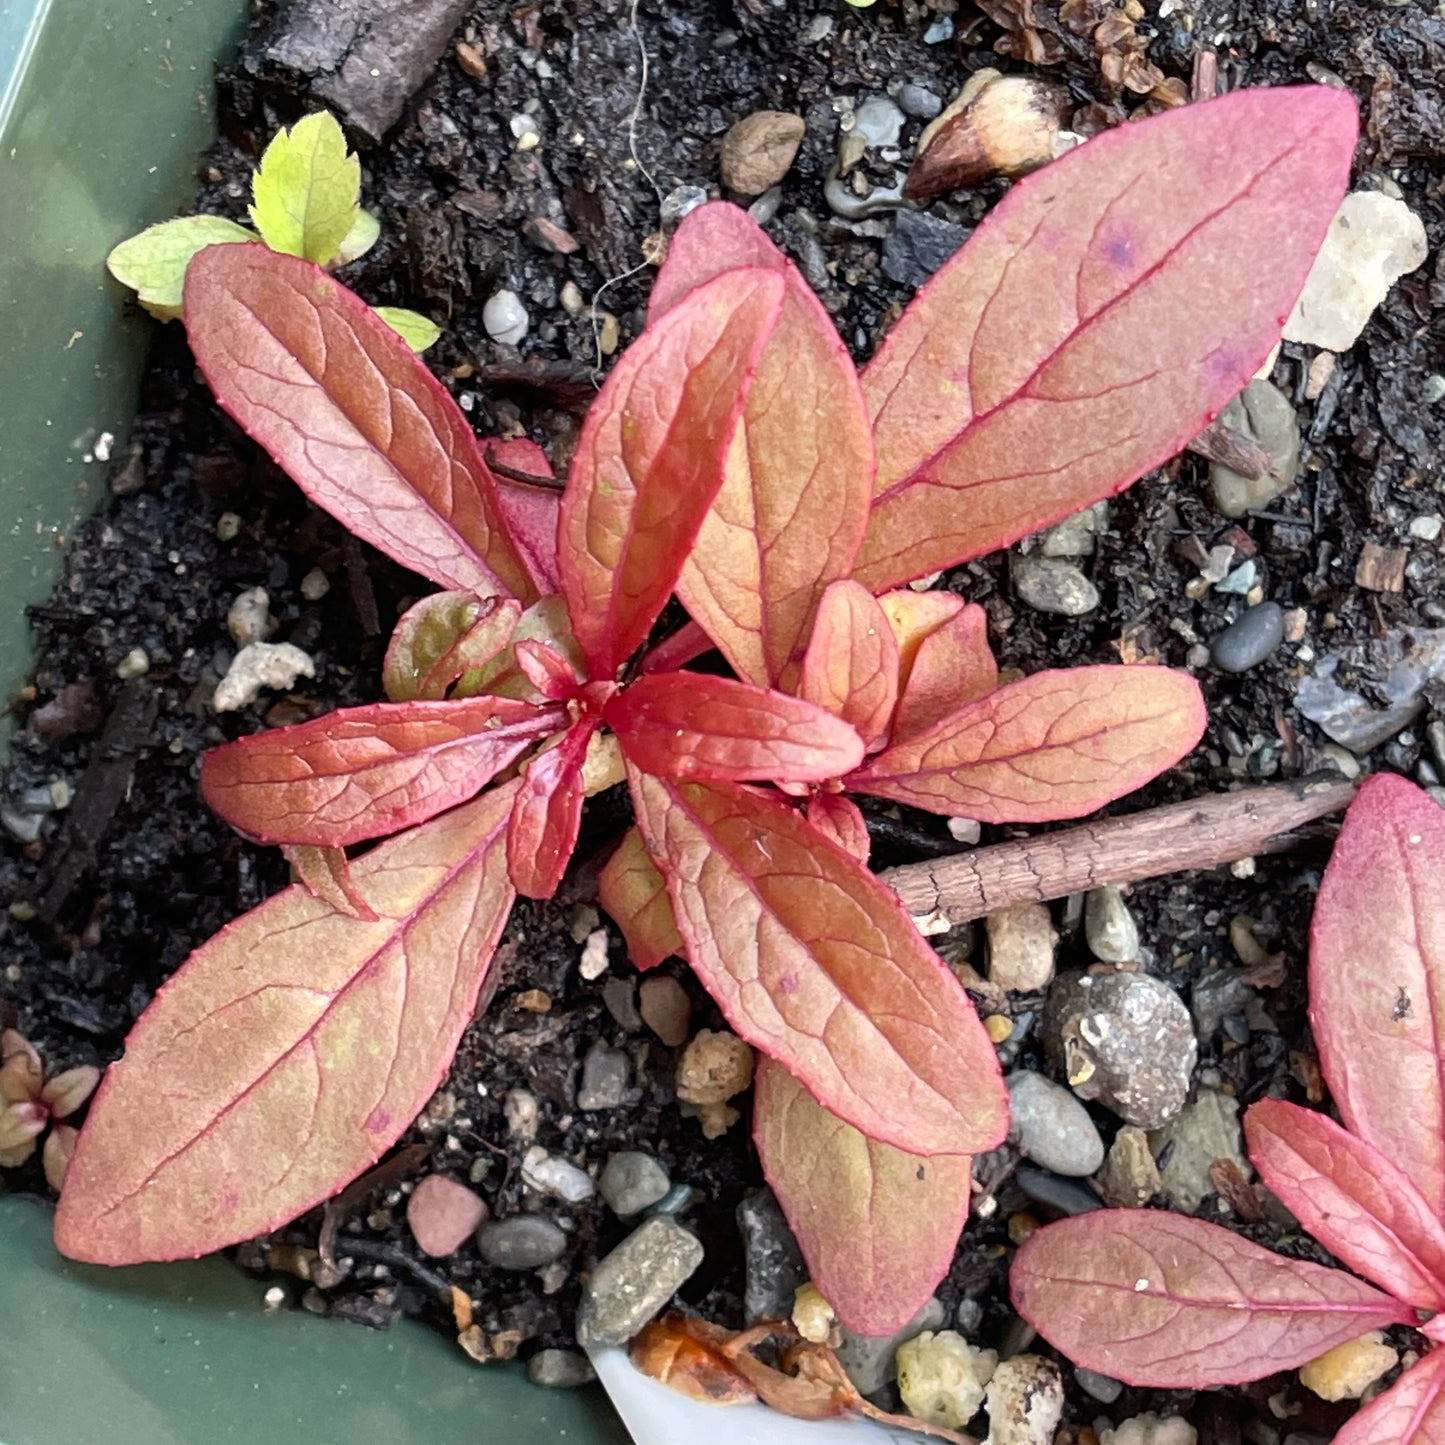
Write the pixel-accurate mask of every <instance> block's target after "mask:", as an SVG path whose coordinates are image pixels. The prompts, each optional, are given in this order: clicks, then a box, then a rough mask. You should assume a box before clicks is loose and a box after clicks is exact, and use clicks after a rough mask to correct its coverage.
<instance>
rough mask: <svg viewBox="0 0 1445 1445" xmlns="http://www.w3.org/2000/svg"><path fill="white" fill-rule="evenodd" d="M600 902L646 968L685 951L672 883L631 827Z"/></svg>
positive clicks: (600, 885)
mask: <svg viewBox="0 0 1445 1445" xmlns="http://www.w3.org/2000/svg"><path fill="white" fill-rule="evenodd" d="M597 901H598V903H600V904H601V905H602V908H603V911H604V912H606V914H607V915H608V917H609V918H611V919H612V921H613V922H614V923H615V924H616V925H617V926H618V927H619V928H620V929H621V930H622V936H623V938H624V939H626V940H627V956H628V957H629V958H630V959H631V960H632V962H633V963H634V964H635V965H636V966H637V967H638V968H640V969H648V968H655V967H656V966H657V965H658V964H659V963H661V962H662V960H663V959H664V958H671V957H672V956H673V954H675V953H681V952H682V948H683V944H682V935H681V934H680V933H679V932H678V931H677V919H676V918H675V917H674V916H673V912H672V900H671V899H670V898H669V897H668V896H667V883H666V881H665V880H664V878H663V876H662V874H661V873H659V872H658V871H657V865H656V864H655V863H654V862H653V861H652V859H651V858H649V857H648V856H647V848H646V847H645V846H644V844H643V842H642V834H641V833H640V832H638V830H637V829H636V828H629V829H628V830H627V831H626V832H625V833H624V834H623V835H622V841H621V842H620V843H619V844H618V845H617V847H616V849H615V850H614V851H613V854H612V856H611V857H610V858H609V859H608V860H607V862H606V863H605V864H604V865H603V868H602V872H601V873H600V874H599V875H598V879H597Z"/></svg>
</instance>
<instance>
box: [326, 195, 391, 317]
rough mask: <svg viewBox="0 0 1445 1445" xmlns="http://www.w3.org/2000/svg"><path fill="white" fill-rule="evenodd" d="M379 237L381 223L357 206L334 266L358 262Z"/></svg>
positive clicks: (370, 213) (362, 207)
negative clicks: (354, 216)
mask: <svg viewBox="0 0 1445 1445" xmlns="http://www.w3.org/2000/svg"><path fill="white" fill-rule="evenodd" d="M380 235H381V222H380V221H379V220H377V218H376V216H375V214H374V213H373V212H371V211H368V210H367V209H366V207H365V206H358V207H357V208H356V219H355V220H354V221H353V222H352V223H351V229H350V230H349V231H348V232H347V233H346V239H345V240H344V241H343V242H342V243H341V249H340V250H339V251H338V252H337V253H336V264H337V265H338V266H346V265H349V264H350V263H351V262H352V261H359V260H360V259H361V257H363V256H364V255H366V253H367V252H368V251H369V250H371V248H372V247H373V246H374V245H376V240H377V237H378V236H380ZM381 309H382V308H381V307H378V308H377V310H381Z"/></svg>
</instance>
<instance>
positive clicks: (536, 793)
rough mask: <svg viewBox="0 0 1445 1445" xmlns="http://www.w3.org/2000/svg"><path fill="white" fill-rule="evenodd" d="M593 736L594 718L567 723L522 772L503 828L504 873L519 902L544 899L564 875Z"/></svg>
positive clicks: (574, 837)
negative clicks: (520, 899)
mask: <svg viewBox="0 0 1445 1445" xmlns="http://www.w3.org/2000/svg"><path fill="white" fill-rule="evenodd" d="M596 731H597V722H596V720H595V719H594V718H590V717H584V718H582V719H581V720H579V721H578V722H575V723H573V724H572V726H571V727H569V728H568V729H567V731H566V732H564V733H560V734H559V735H558V736H557V738H556V739H555V741H554V742H553V743H552V744H551V745H550V746H548V747H545V748H543V749H542V751H541V752H539V753H538V754H537V755H536V756H535V757H534V758H532V760H531V761H530V762H529V763H528V764H527V766H526V768H525V770H524V771H523V773H522V787H521V791H520V792H519V793H518V794H517V802H516V805H515V806H514V807H513V809H512V818H511V822H510V823H509V824H508V827H507V868H508V870H509V871H510V873H511V876H512V884H513V886H514V887H515V888H516V890H517V892H518V893H520V894H521V895H522V897H523V898H550V897H551V896H552V895H553V894H554V893H555V892H556V891H557V888H558V886H559V885H560V884H561V882H562V875H563V874H564V873H565V872H566V871H567V864H568V863H569V862H570V861H571V859H572V853H573V850H574V849H575V848H576V847H577V833H578V830H579V829H580V828H581V826H582V803H583V799H584V798H585V796H586V780H585V779H584V777H583V775H582V765H583V763H584V762H585V761H586V759H587V744H588V743H589V742H591V740H592V734H593V733H594V732H596Z"/></svg>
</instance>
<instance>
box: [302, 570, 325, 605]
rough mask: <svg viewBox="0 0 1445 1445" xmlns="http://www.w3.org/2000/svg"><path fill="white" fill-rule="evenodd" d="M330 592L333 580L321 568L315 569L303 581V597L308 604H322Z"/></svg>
mask: <svg viewBox="0 0 1445 1445" xmlns="http://www.w3.org/2000/svg"><path fill="white" fill-rule="evenodd" d="M330 591H331V578H329V577H328V576H327V575H326V573H324V572H323V571H322V570H321V568H319V567H313V568H312V569H311V570H310V571H309V572H308V573H307V574H306V575H305V576H304V577H303V578H302V579H301V595H302V596H303V597H304V598H305V599H306V600H307V601H308V602H320V601H321V599H322V598H323V597H325V596H326V594H327V593H328V592H330Z"/></svg>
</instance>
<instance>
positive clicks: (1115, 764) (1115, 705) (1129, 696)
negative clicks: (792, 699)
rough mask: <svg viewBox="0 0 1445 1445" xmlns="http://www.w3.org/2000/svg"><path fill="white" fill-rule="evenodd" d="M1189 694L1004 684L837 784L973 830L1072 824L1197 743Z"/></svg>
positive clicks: (1200, 704) (1113, 678)
mask: <svg viewBox="0 0 1445 1445" xmlns="http://www.w3.org/2000/svg"><path fill="white" fill-rule="evenodd" d="M1204 720H1205V715H1204V701H1203V698H1202V697H1201V696H1200V693H1199V684H1198V683H1196V682H1195V681H1194V679H1193V678H1192V677H1190V676H1188V674H1186V673H1182V672H1173V671H1171V670H1170V669H1168V668H1164V667H1144V666H1139V667H1073V668H1068V669H1061V670H1059V671H1054V672H1039V673H1035V674H1034V675H1033V676H1032V677H1026V678H1023V679H1022V680H1021V681H1019V682H1011V683H1009V684H1007V686H1005V687H1001V688H999V689H998V690H997V691H995V692H991V693H989V694H988V695H987V696H986V697H983V698H980V699H979V700H978V701H976V702H971V703H968V704H966V705H965V706H963V707H961V708H959V709H958V710H957V711H956V712H953V713H950V714H949V715H948V716H946V717H944V718H942V719H941V720H940V721H938V722H936V723H935V724H934V725H933V726H932V727H931V728H929V729H928V730H927V731H926V732H923V733H919V734H918V735H917V736H916V737H912V738H909V739H907V740H906V741H904V742H902V743H898V744H895V745H894V746H892V747H889V748H885V749H884V751H883V752H881V753H878V754H876V755H875V756H873V757H871V758H869V759H868V761H867V762H865V763H864V764H863V766H862V768H860V769H859V770H858V771H857V772H856V773H853V774H852V775H851V776H850V777H849V778H848V779H847V784H848V787H849V788H850V789H852V790H854V791H855V792H860V793H876V794H878V795H879V796H880V797H884V798H892V799H893V800H894V801H895V802H900V803H908V804H911V805H912V806H913V807H915V808H926V809H928V810H929V811H930V812H934V813H945V814H962V815H964V816H966V817H970V818H977V819H979V821H980V822H984V823H1041V822H1046V821H1048V820H1051V819H1054V818H1076V817H1078V816H1080V815H1081V814H1084V813H1091V812H1093V811H1094V809H1095V808H1099V807H1102V806H1103V804H1105V803H1107V802H1110V801H1112V800H1113V799H1114V798H1118V797H1122V796H1123V795H1124V794H1125V793H1128V792H1131V791H1132V790H1133V789H1134V788H1137V787H1139V786H1140V784H1142V783H1146V782H1148V781H1149V779H1150V778H1152V777H1155V776H1157V775H1158V774H1159V773H1161V772H1163V771H1164V769H1165V768H1168V767H1172V766H1173V765H1174V764H1175V763H1177V762H1178V761H1179V759H1180V758H1182V757H1183V756H1184V755H1185V754H1186V753H1187V752H1189V750H1190V749H1191V748H1192V747H1193V746H1194V745H1195V743H1197V742H1198V741H1199V739H1200V737H1201V736H1202V735H1203V733H1204Z"/></svg>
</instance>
